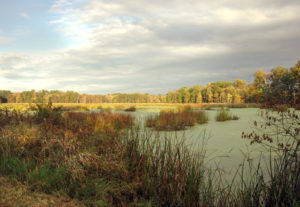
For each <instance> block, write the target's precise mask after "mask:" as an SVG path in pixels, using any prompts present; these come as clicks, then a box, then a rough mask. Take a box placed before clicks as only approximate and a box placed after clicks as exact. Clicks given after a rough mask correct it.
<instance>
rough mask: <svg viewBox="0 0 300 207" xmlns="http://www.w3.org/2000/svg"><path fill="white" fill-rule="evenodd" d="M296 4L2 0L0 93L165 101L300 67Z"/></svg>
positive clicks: (264, 0) (272, 0) (275, 0)
mask: <svg viewBox="0 0 300 207" xmlns="http://www.w3.org/2000/svg"><path fill="white" fill-rule="evenodd" d="M299 11H300V1H299V0H285V1H282V0H260V1H253V0H243V1H238V0H210V1H201V0H169V1H162V0H126V1H125V0H26V1H24V0H0V90H11V91H24V90H32V89H35V90H42V89H46V90H62V91H67V90H73V91H77V92H80V93H88V94H108V93H117V92H122V93H131V92H141V93H150V94H158V93H162V94H165V93H167V92H168V91H171V90H175V89H178V88H180V87H182V86H193V85H196V84H199V85H206V84H207V83H209V82H213V81H221V80H224V81H233V80H234V79H237V78H239V79H243V80H245V81H246V82H248V83H250V82H251V81H253V73H254V72H255V71H257V70H259V69H262V70H264V71H270V70H271V69H272V68H274V67H275V66H278V65H280V66H283V67H287V68H290V67H292V66H293V65H295V64H296V62H297V61H298V60H300V12H299Z"/></svg>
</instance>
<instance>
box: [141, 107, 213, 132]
mask: <svg viewBox="0 0 300 207" xmlns="http://www.w3.org/2000/svg"><path fill="white" fill-rule="evenodd" d="M207 121H208V117H207V115H206V113H205V111H203V110H201V111H198V112H196V111H194V110H193V108H191V107H190V106H185V107H179V108H177V110H176V111H175V110H161V111H160V113H159V115H158V116H149V117H148V118H147V120H146V126H147V127H153V128H155V129H156V130H167V131H168V130H169V131H172V130H184V129H186V127H192V126H194V125H195V124H196V123H199V124H204V123H207Z"/></svg>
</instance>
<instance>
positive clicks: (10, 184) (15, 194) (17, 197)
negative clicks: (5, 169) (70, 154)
mask: <svg viewBox="0 0 300 207" xmlns="http://www.w3.org/2000/svg"><path fill="white" fill-rule="evenodd" d="M0 206H5V207H21V206H22V207H41V206H53V207H54V206H61V207H73V206H74V207H77V206H78V207H79V206H83V205H82V204H80V202H78V201H77V200H75V199H71V198H69V197H66V196H53V195H48V194H44V193H38V192H32V191H31V190H30V189H29V188H28V186H26V185H23V184H21V183H19V182H17V181H14V180H11V179H8V178H4V177H0Z"/></svg>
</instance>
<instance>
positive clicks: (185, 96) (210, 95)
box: [0, 61, 300, 104]
mask: <svg viewBox="0 0 300 207" xmlns="http://www.w3.org/2000/svg"><path fill="white" fill-rule="evenodd" d="M50 99H51V101H52V102H53V103H84V104H88V103H250V102H251V103H269V104H299V103H300V61H298V62H297V64H296V65H294V66H293V67H291V68H290V69H287V68H284V67H281V66H277V67H275V68H273V69H272V70H271V72H265V71H263V70H258V71H256V72H255V73H254V81H253V83H249V84H247V83H246V82H245V81H244V80H240V79H236V80H234V81H233V82H229V81H217V82H211V83H208V84H207V85H206V86H200V85H195V86H192V87H185V86H184V87H181V88H180V89H178V90H174V91H169V92H168V93H167V94H163V95H162V94H159V95H151V94H147V93H146V94H142V93H114V94H107V95H90V94H80V93H78V92H74V91H66V92H62V91H59V90H51V91H47V90H41V91H35V90H31V91H23V92H11V91H8V90H0V103H43V102H48V101H49V100H50Z"/></svg>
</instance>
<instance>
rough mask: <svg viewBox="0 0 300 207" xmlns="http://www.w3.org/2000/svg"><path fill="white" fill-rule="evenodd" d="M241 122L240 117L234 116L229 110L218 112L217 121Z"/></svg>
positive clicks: (223, 109)
mask: <svg viewBox="0 0 300 207" xmlns="http://www.w3.org/2000/svg"><path fill="white" fill-rule="evenodd" d="M228 120H239V117H238V116H236V115H234V116H233V115H232V114H231V112H230V110H229V109H225V108H221V109H219V110H218V112H217V116H216V121H228Z"/></svg>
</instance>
